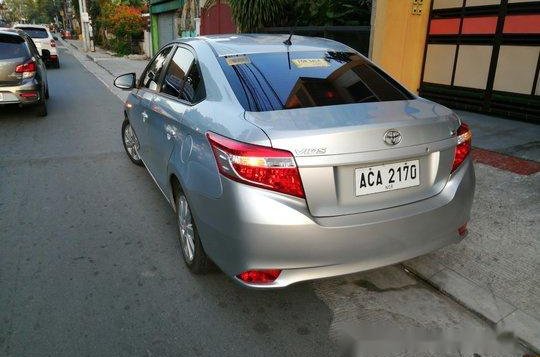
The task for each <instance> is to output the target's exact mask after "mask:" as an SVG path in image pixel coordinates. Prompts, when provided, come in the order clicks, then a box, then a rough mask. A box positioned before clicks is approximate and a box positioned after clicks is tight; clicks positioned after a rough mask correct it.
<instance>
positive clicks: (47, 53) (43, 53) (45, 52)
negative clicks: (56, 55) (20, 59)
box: [41, 50, 51, 62]
mask: <svg viewBox="0 0 540 357" xmlns="http://www.w3.org/2000/svg"><path fill="white" fill-rule="evenodd" d="M41 58H43V60H44V61H45V62H47V61H48V60H49V59H50V58H51V51H49V50H41Z"/></svg>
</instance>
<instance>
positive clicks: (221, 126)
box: [115, 35, 475, 288]
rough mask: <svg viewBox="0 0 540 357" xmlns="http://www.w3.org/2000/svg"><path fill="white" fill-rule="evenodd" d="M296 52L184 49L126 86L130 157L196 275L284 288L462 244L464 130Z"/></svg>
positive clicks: (402, 93)
mask: <svg viewBox="0 0 540 357" xmlns="http://www.w3.org/2000/svg"><path fill="white" fill-rule="evenodd" d="M287 37H288V36H282V35H229V36H209V37H199V38H190V39H179V40H178V41H176V42H173V43H171V44H169V45H167V46H164V47H163V48H162V49H161V50H160V51H159V53H158V54H157V55H156V56H155V57H154V58H153V59H152V61H151V62H150V63H149V65H148V66H147V68H146V69H145V71H144V72H143V74H142V76H141V78H139V79H138V80H137V79H136V78H135V75H134V74H133V73H130V74H126V75H123V76H120V77H118V78H117V79H116V80H115V85H116V86H117V87H119V88H122V89H126V90H131V93H130V95H129V97H128V99H127V101H126V104H125V111H124V114H125V121H124V123H123V126H122V139H123V143H124V147H125V149H126V152H127V154H128V156H129V158H130V159H131V160H132V161H133V162H134V163H135V164H138V165H144V166H145V167H146V169H147V170H148V172H149V173H150V175H151V176H152V178H153V179H154V180H155V182H156V184H157V186H158V187H159V188H160V190H161V191H162V192H163V194H164V196H165V198H166V199H167V201H168V202H169V203H170V204H171V206H172V207H173V209H174V211H175V212H176V215H177V218H178V226H179V233H178V236H179V240H180V244H181V247H182V252H183V258H184V261H185V262H186V264H187V266H188V267H189V268H190V269H191V270H192V271H193V272H194V273H204V272H206V271H207V270H208V267H209V266H210V262H211V261H212V262H214V263H215V264H216V265H217V266H219V267H220V268H221V269H222V270H223V271H224V272H225V273H226V274H227V275H229V276H231V277H232V278H233V279H234V280H235V281H237V282H238V283H240V284H243V285H245V286H250V287H258V288H274V287H283V286H287V285H289V284H292V283H295V282H298V281H304V280H310V279H317V278H323V277H330V276H336V275H341V274H348V273H353V272H358V271H363V270H367V269H373V268H377V267H381V266H385V265H389V264H394V263H397V262H400V261H403V260H406V259H410V258H413V257H416V256H419V255H422V254H426V253H428V252H431V251H433V250H435V249H438V248H440V247H443V246H445V245H448V244H450V243H455V242H459V241H460V240H461V239H462V238H464V237H465V235H466V234H467V221H468V220H469V216H470V211H471V205H472V201H473V195H474V186H475V176H474V171H473V165H472V160H471V155H470V151H471V132H470V130H469V128H468V126H467V125H466V124H465V123H463V122H461V121H460V119H459V118H458V117H457V116H456V115H455V114H454V113H453V112H452V111H451V110H450V109H448V108H445V107H443V106H441V105H439V104H436V103H433V102H431V101H428V100H425V99H422V98H419V97H417V96H415V95H414V94H412V93H410V92H409V91H407V90H406V89H405V88H404V87H403V86H401V85H400V84H399V83H397V82H396V81H395V80H393V79H392V78H391V77H390V76H389V75H387V74H386V73H385V72H384V71H382V70H381V69H380V68H378V67H377V66H376V65H374V64H373V63H372V62H370V61H369V60H368V59H366V58H365V57H363V56H362V55H360V54H359V53H358V52H356V51H355V50H353V49H351V48H350V47H348V46H346V45H343V44H341V43H338V42H335V41H331V40H326V39H319V38H308V37H301V36H293V37H292V38H291V42H288V41H287Z"/></svg>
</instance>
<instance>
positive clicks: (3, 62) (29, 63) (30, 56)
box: [0, 30, 50, 117]
mask: <svg viewBox="0 0 540 357" xmlns="http://www.w3.org/2000/svg"><path fill="white" fill-rule="evenodd" d="M49 56H50V52H49V51H47V50H44V51H42V53H41V54H40V53H39V51H38V49H37V48H36V45H35V44H34V42H33V41H32V39H31V38H30V37H29V36H28V35H26V34H25V33H24V32H22V31H18V30H0V106H3V105H19V106H21V107H26V106H32V107H34V108H35V109H36V114H37V115H38V116H42V117H43V116H46V115H47V104H46V100H47V99H48V98H49V87H48V85H47V70H46V67H45V63H46V62H48V59H49Z"/></svg>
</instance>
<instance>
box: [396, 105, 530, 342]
mask: <svg viewBox="0 0 540 357" xmlns="http://www.w3.org/2000/svg"><path fill="white" fill-rule="evenodd" d="M456 112H457V113H458V115H459V116H460V117H461V118H462V119H463V120H464V121H465V122H467V123H468V124H469V125H470V127H471V129H472V131H473V147H474V149H473V158H474V159H475V169H476V179H477V184H476V193H475V200H474V205H473V211H472V215H471V220H470V222H469V236H468V237H467V238H466V239H465V240H463V241H462V242H461V243H458V244H455V245H452V246H449V247H446V248H443V249H441V250H438V251H436V252H434V253H432V254H428V255H426V256H422V257H419V258H416V259H413V260H411V261H408V262H405V263H403V265H404V266H405V268H406V269H408V270H410V271H412V272H413V273H415V274H416V275H417V276H419V277H420V278H422V279H423V280H425V281H426V282H428V283H429V284H431V285H432V286H434V287H436V288H438V289H440V290H441V291H443V292H445V293H446V294H448V295H449V296H451V297H453V298H454V299H456V300H457V301H459V302H460V303H462V304H463V305H464V306H466V307H467V308H469V309H470V310H472V311H474V312H476V313H478V314H479V315H481V316H482V317H484V318H486V319H487V320H488V321H490V322H491V323H492V324H494V325H495V326H496V328H497V330H498V331H501V332H503V331H504V332H511V333H513V334H515V336H516V337H518V338H519V339H520V340H522V341H523V342H525V343H526V344H527V345H529V346H530V347H532V348H533V349H534V350H536V351H537V352H538V351H540V298H539V296H540V274H539V268H540V260H539V258H538V257H539V253H540V225H539V222H540V194H539V192H540V173H539V171H540V163H539V161H540V142H539V141H538V137H539V136H540V126H538V125H535V124H530V123H523V122H518V121H513V120H506V119H502V118H496V117H490V116H487V115H483V114H476V113H469V112H463V111H456ZM509 155H511V156H509Z"/></svg>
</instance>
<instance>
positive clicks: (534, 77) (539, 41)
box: [420, 0, 540, 122]
mask: <svg viewBox="0 0 540 357" xmlns="http://www.w3.org/2000/svg"><path fill="white" fill-rule="evenodd" d="M539 71H540V1H539V0H535V1H530V0H433V7H432V10H431V19H430V24H429V29H428V38H427V44H426V52H425V63H424V72H423V77H422V83H421V86H420V95H422V96H425V97H428V98H431V99H434V100H436V101H438V102H442V103H444V104H447V105H449V106H452V107H457V108H464V109H470V110H475V111H483V112H488V113H495V114H499V115H503V116H510V117H516V118H520V119H525V120H530V121H533V122H540V84H539V83H540V79H539Z"/></svg>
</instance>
